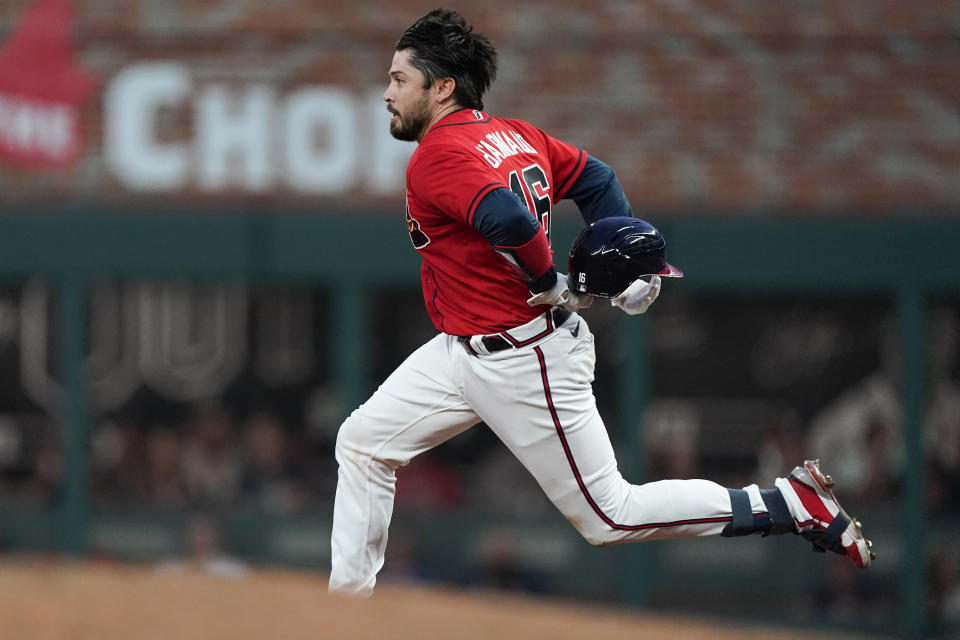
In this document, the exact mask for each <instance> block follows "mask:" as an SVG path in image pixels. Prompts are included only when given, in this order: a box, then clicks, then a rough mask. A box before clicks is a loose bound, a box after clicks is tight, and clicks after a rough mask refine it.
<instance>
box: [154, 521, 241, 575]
mask: <svg viewBox="0 0 960 640" xmlns="http://www.w3.org/2000/svg"><path fill="white" fill-rule="evenodd" d="M183 531H184V557H183V558H182V559H177V560H168V561H165V562H161V563H160V564H159V565H158V566H157V570H158V571H160V572H162V573H182V572H195V573H204V574H207V575H211V576H216V577H218V578H231V579H240V578H244V577H246V575H247V574H248V573H249V569H248V568H247V565H246V564H244V563H243V562H241V561H240V560H238V559H237V558H235V557H233V556H232V555H230V554H228V553H227V552H226V550H225V549H224V547H223V535H222V531H221V528H220V523H219V522H217V521H216V520H215V519H214V518H212V517H210V516H209V515H206V514H196V515H193V516H191V517H190V518H188V519H187V521H186V523H185V524H184V530H183Z"/></svg>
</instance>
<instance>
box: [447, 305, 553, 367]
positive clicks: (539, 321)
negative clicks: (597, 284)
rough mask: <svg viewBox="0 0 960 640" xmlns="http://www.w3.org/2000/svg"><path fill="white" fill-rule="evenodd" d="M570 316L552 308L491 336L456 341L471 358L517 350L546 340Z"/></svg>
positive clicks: (461, 337)
mask: <svg viewBox="0 0 960 640" xmlns="http://www.w3.org/2000/svg"><path fill="white" fill-rule="evenodd" d="M570 315H571V312H570V311H567V310H566V309H564V308H563V307H554V308H553V309H552V310H551V311H548V312H547V313H544V314H542V315H539V316H537V317H536V318H534V319H533V320H531V321H530V322H528V323H526V324H522V325H520V326H519V327H514V328H513V329H510V330H509V331H501V332H500V333H494V334H491V335H476V336H459V337H458V338H457V340H458V341H459V342H460V344H462V345H463V348H464V349H466V350H467V353H469V354H470V355H472V356H479V355H486V354H490V353H496V352H497V351H505V350H506V349H518V348H520V347H525V346H527V345H530V344H533V343H534V342H537V341H538V340H542V339H543V338H546V337H547V336H548V335H550V334H551V333H553V332H554V330H555V329H557V328H558V327H560V325H562V324H563V323H564V322H566V321H567V318H569V317H570Z"/></svg>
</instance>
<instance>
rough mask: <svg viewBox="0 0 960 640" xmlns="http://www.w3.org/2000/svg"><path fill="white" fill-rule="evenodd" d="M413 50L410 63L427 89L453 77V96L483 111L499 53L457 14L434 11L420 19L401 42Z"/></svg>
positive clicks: (444, 10)
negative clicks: (439, 81)
mask: <svg viewBox="0 0 960 640" xmlns="http://www.w3.org/2000/svg"><path fill="white" fill-rule="evenodd" d="M403 49H409V50H410V51H411V55H410V64H411V65H413V67H414V68H415V69H417V70H418V71H420V73H422V74H423V77H424V83H425V84H424V88H427V87H431V86H433V83H434V82H436V81H437V80H441V79H443V78H453V81H454V82H455V83H456V88H455V89H454V91H453V97H454V99H455V100H456V101H457V104H459V105H460V106H462V107H468V108H471V109H483V93H484V92H485V91H486V90H487V89H489V88H490V84H491V83H492V82H493V80H494V78H495V77H496V75H497V51H496V50H495V49H494V48H493V45H492V44H490V40H488V39H487V37H486V36H483V35H481V34H479V33H475V32H474V31H473V27H471V26H470V25H468V24H467V22H466V20H464V19H463V16H461V15H460V14H459V13H457V12H456V11H451V10H450V9H434V10H433V11H431V12H430V13H428V14H427V15H425V16H423V17H422V18H420V19H419V20H417V21H416V22H415V23H413V25H412V26H411V27H410V28H409V29H407V30H406V31H405V32H404V34H403V35H402V36H400V40H399V41H398V42H397V49H396V50H397V51H401V50H403Z"/></svg>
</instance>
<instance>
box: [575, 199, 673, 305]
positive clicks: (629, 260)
mask: <svg viewBox="0 0 960 640" xmlns="http://www.w3.org/2000/svg"><path fill="white" fill-rule="evenodd" d="M666 247H667V243H666V241H665V240H664V239H663V235H662V234H661V233H660V232H659V231H657V229H656V227H654V226H653V225H652V224H650V223H649V222H646V221H645V220H641V219H639V218H630V217H626V216H616V217H612V218H601V219H600V220H597V221H596V222H593V223H591V224H590V225H588V226H587V227H586V228H584V229H583V231H581V232H580V234H579V235H578V236H577V237H576V239H575V240H574V241H573V244H572V245H571V246H570V259H569V263H568V268H567V282H568V286H569V287H570V290H571V291H576V292H578V293H587V294H590V295H592V296H597V297H599V298H616V297H617V296H618V295H620V294H621V293H623V291H624V289H626V288H627V287H629V286H630V285H631V284H632V283H633V282H635V281H636V280H637V279H638V278H641V277H643V276H653V275H658V276H662V277H666V278H682V277H683V271H681V270H680V269H677V268H676V267H674V266H673V265H671V264H669V263H668V262H667V260H666V255H665V250H666Z"/></svg>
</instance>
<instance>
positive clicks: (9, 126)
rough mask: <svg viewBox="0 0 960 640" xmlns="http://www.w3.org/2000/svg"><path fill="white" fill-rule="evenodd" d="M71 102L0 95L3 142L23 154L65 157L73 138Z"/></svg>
mask: <svg viewBox="0 0 960 640" xmlns="http://www.w3.org/2000/svg"><path fill="white" fill-rule="evenodd" d="M73 119H74V111H73V108H72V107H70V106H69V105H59V104H42V103H40V102H36V101H32V100H21V99H18V98H14V97H11V96H5V95H2V94H0V145H2V146H4V147H6V148H7V149H11V150H15V151H17V152H20V153H27V154H34V155H43V156H46V157H48V158H51V159H53V160H60V159H62V158H63V157H64V156H65V155H67V153H69V151H70V147H71V143H72V141H73Z"/></svg>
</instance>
